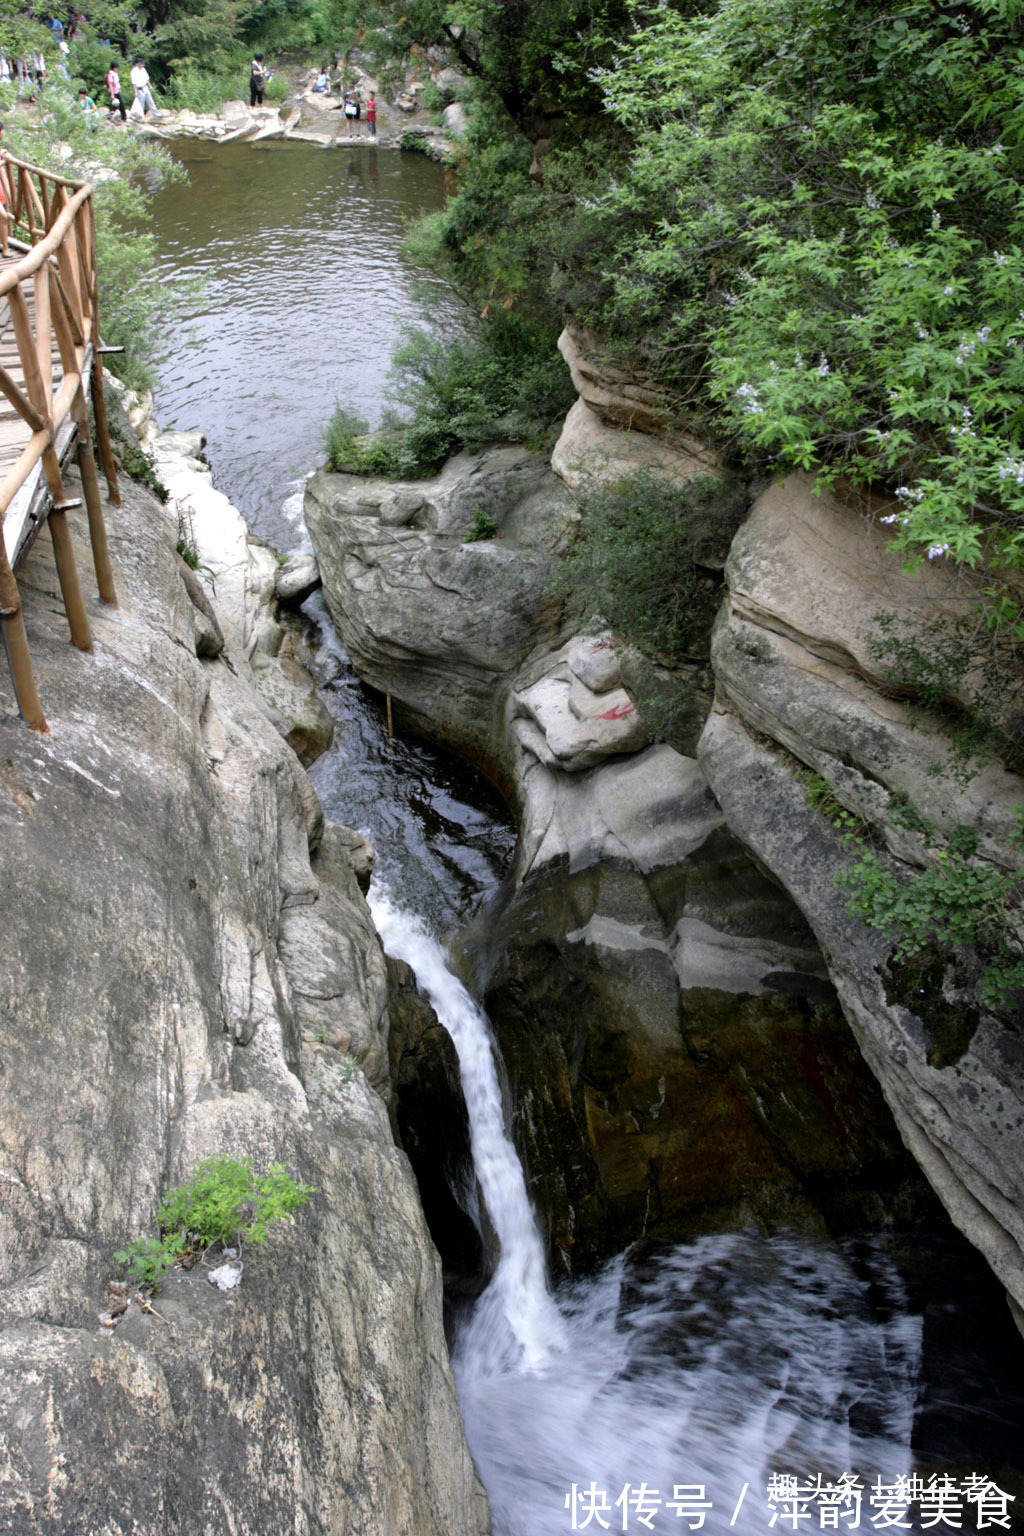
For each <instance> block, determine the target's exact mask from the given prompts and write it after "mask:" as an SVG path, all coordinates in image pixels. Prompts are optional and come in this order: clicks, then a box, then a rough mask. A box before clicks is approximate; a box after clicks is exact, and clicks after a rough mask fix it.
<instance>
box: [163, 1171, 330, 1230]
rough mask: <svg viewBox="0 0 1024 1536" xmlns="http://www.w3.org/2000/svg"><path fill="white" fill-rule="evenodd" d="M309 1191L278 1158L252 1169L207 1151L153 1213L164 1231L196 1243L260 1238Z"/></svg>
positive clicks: (304, 1200) (305, 1201) (306, 1199)
mask: <svg viewBox="0 0 1024 1536" xmlns="http://www.w3.org/2000/svg"><path fill="white" fill-rule="evenodd" d="M314 1193H315V1191H314V1189H313V1188H312V1186H311V1185H309V1184H303V1183H296V1181H295V1180H294V1179H292V1178H291V1177H290V1175H289V1174H288V1173H287V1171H286V1170H285V1168H284V1167H283V1166H282V1165H281V1164H280V1163H272V1164H271V1165H270V1167H269V1169H268V1170H267V1172H266V1173H265V1174H263V1175H262V1176H259V1175H257V1174H256V1173H255V1172H254V1170H253V1166H252V1163H251V1161H250V1160H249V1159H248V1158H246V1157H243V1158H236V1157H228V1156H224V1157H211V1158H207V1159H206V1161H205V1162H202V1163H200V1164H199V1166H198V1167H197V1168H196V1169H195V1170H194V1171H193V1173H192V1174H191V1175H190V1176H189V1179H188V1181H187V1182H186V1183H185V1184H183V1185H181V1187H180V1188H178V1189H172V1190H170V1191H169V1192H168V1193H167V1194H166V1195H165V1196H164V1198H163V1200H162V1201H161V1202H160V1209H159V1212H158V1219H159V1222H160V1228H161V1231H162V1232H164V1233H168V1232H170V1233H183V1234H185V1235H186V1237H187V1238H189V1239H193V1240H195V1241H197V1242H198V1243H199V1244H200V1245H201V1246H202V1247H204V1248H205V1247H208V1246H209V1245H210V1244H211V1243H224V1244H228V1243H234V1244H235V1245H236V1246H241V1244H242V1243H243V1242H248V1243H262V1242H264V1241H265V1240H266V1236H267V1230H268V1228H269V1227H271V1226H273V1224H274V1222H276V1221H283V1220H284V1218H285V1217H287V1216H290V1215H291V1214H292V1212H293V1211H296V1210H298V1209H299V1207H300V1206H303V1205H306V1204H308V1202H309V1199H310V1197H311V1196H312V1195H313V1194H314Z"/></svg>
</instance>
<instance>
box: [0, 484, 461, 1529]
mask: <svg viewBox="0 0 1024 1536" xmlns="http://www.w3.org/2000/svg"><path fill="white" fill-rule="evenodd" d="M122 489H123V492H124V505H123V507H122V508H121V509H120V510H119V513H118V531H119V537H118V540H117V541H116V545H115V546H114V553H115V557H116V559H117V562H118V569H117V572H116V579H117V586H118V594H119V598H120V602H121V606H120V607H119V608H118V609H116V610H106V609H102V608H99V607H97V608H96V609H95V610H94V612H93V615H92V623H93V634H94V638H95V642H96V651H95V653H94V654H93V655H81V654H80V653H79V652H77V651H74V650H72V649H71V648H70V647H68V645H67V644H66V639H65V635H64V632H63V627H62V624H61V622H60V621H59V619H58V617H57V614H56V612H55V610H54V606H53V604H52V603H51V602H50V600H49V598H48V593H49V592H50V590H51V589H52V588H53V586H54V581H55V578H54V574H53V569H52V555H51V553H50V551H49V549H48V547H47V546H46V545H45V544H44V542H43V541H40V542H39V543H38V544H37V545H36V547H35V549H34V550H33V552H32V554H31V555H30V557H29V560H28V561H27V563H26V565H25V567H24V571H23V576H22V579H21V591H22V595H23V598H24V601H25V606H26V612H27V615H28V620H29V626H30V633H31V643H32V651H33V661H34V663H35V667H36V677H37V682H38V685H39V689H40V693H41V695H42V697H43V699H44V701H45V706H46V711H47V716H48V719H49V722H50V727H51V729H50V732H49V734H48V735H45V736H39V735H36V734H34V733H32V732H30V731H28V730H27V729H26V728H25V726H24V725H23V723H22V722H21V721H20V720H19V719H18V718H17V717H16V714H15V713H14V711H13V709H12V707H11V705H10V701H9V698H5V697H0V738H2V744H0V763H2V764H3V765H4V766H2V767H0V871H2V878H3V884H4V888H5V889H7V890H15V889H17V890H18V891H19V892H20V893H21V896H20V898H19V900H18V902H16V903H13V904H10V905H9V907H8V909H7V910H6V913H5V919H4V923H5V928H4V933H5V943H4V946H3V955H2V958H0V1071H2V1073H3V1078H4V1082H5V1083H6V1084H16V1085H17V1087H16V1090H15V1091H13V1092H6V1091H5V1094H4V1112H3V1115H2V1117H0V1170H2V1173H3V1178H2V1180H0V1324H2V1327H0V1485H2V1486H3V1489H4V1495H3V1504H4V1516H3V1522H2V1523H3V1525H4V1529H5V1530H7V1531H10V1532H12V1533H16V1536H20V1533H25V1536H29V1533H31V1536H49V1533H52V1536H57V1533H58V1532H64V1531H71V1530H80V1531H83V1532H86V1531H89V1532H91V1531H100V1530H103V1531H109V1532H110V1533H111V1536H121V1533H124V1536H127V1533H128V1532H129V1531H130V1532H132V1533H134V1536H162V1533H164V1532H166V1531H167V1530H169V1529H174V1530H177V1531H181V1532H183V1533H186V1536H200V1533H204V1532H207V1531H210V1530H213V1529H217V1530H220V1529H227V1528H230V1529H231V1530H233V1531H235V1532H238V1533H239V1536H257V1533H263V1532H268V1531H277V1530H281V1529H282V1528H284V1527H287V1528H288V1529H289V1530H295V1531H299V1532H303V1533H308V1536H314V1533H321V1536H326V1533H327V1532H329V1531H338V1530H342V1529H344V1530H348V1531H352V1532H356V1531H360V1532H366V1533H370V1532H373V1533H374V1536H376V1533H378V1532H380V1533H389V1536H401V1533H405V1532H410V1531H414V1530H415V1531H424V1532H426V1531H445V1532H449V1531H451V1532H457V1533H463V1532H465V1533H478V1532H482V1531H484V1530H486V1529H487V1528H488V1526H487V1517H486V1509H485V1505H484V1503H483V1501H482V1499H481V1497H480V1494H479V1486H478V1484H477V1482H476V1479H475V1476H474V1473H473V1469H472V1465H471V1462H470V1459H469V1455H468V1452H467V1450H466V1447H465V1444H464V1441H463V1438H462V1432H461V1426H460V1423H459V1416H458V1408H457V1404H456V1400H455V1395H454V1389H453V1385H452V1380H451V1376H450V1372H449V1370H448V1366H447V1361H446V1352H445V1345H444V1337H443V1332H442V1326H441V1289H440V1268H439V1263H438V1260H437V1256H436V1254H435V1253H434V1250H433V1248H432V1246H431V1244H430V1242H429V1239H428V1237H427V1234H426V1231H425V1228H424V1224H423V1220H422V1216H421V1213H420V1208H419V1203H418V1198H417V1194H416V1189H415V1186H414V1183H413V1180H412V1176H411V1173H410V1170H409V1166H408V1163H407V1161H406V1158H405V1157H404V1155H403V1154H402V1153H400V1152H399V1151H398V1150H397V1149H396V1148H395V1147H394V1145H393V1142H392V1139H391V1135H390V1129H389V1125H388V1117H387V1111H386V1107H385V1104H384V1102H383V1100H382V1098H381V1096H380V1093H379V1092H377V1091H375V1088H374V1086H373V1085H378V1086H379V1088H380V1090H381V1091H382V1092H383V1091H386V998H387V989H386V978H385V973H384V960H383V956H382V954H381V952H380V948H379V944H378V943H377V941H376V938H375V936H374V934H373V931H372V926H371V924H370V920H369V915H368V913H367V910H366V907H365V904H364V903H363V902H362V899H361V897H360V895H359V892H358V890H357V889H356V881H355V876H354V874H353V873H352V871H351V869H350V868H348V869H344V870H343V869H342V861H341V860H337V861H335V863H333V864H332V863H331V860H330V858H329V857H328V854H327V853H326V852H325V854H324V857H323V858H322V859H320V860H318V862H317V868H316V871H315V872H314V869H313V868H312V867H311V865H310V857H309V845H310V839H311V837H313V838H314V839H315V837H316V835H317V834H318V832H319V830H320V820H319V810H318V808H317V807H316V805H315V797H313V796H312V794H311V789H310V786H309V784H308V780H306V777H305V775H304V774H303V773H302V771H301V769H300V768H299V766H298V764H297V762H296V759H295V757H294V755H293V754H292V753H291V752H290V751H289V749H288V748H287V747H286V746H285V744H284V743H283V742H282V741H281V740H280V739H279V737H278V736H277V735H276V734H275V732H274V731H273V730H272V729H271V728H270V727H269V726H268V725H267V723H266V721H265V719H264V715H263V713H262V711H261V709H260V708H259V707H258V705H257V703H256V700H255V695H254V694H253V692H252V690H251V688H250V686H249V684H248V683H247V682H246V681H245V679H244V678H243V677H242V676H241V675H236V673H235V672H233V671H232V670H230V669H229V668H228V667H227V665H226V664H225V663H224V662H222V661H212V662H203V663H201V662H199V661H198V660H197V659H196V656H195V653H194V646H193V640H192V636H193V611H194V610H193V607H192V603H191V601H190V599H189V597H188V594H187V593H186V591H185V587H184V585H183V583H182V581H181V578H180V576H179V573H178V568H177V565H176V561H175V558H174V554H173V538H174V521H173V518H172V519H170V520H169V521H168V519H167V517H166V514H164V513H163V512H162V511H161V509H159V508H158V506H157V505H156V504H155V503H154V502H153V501H152V499H151V498H150V497H149V496H148V494H147V493H144V492H142V491H140V490H139V489H138V488H137V487H134V486H132V485H130V484H123V486H122ZM69 521H70V522H71V523H72V527H73V532H74V536H75V539H76V542H77V545H78V560H79V569H80V570H81V571H82V572H83V574H84V572H85V571H86V570H88V568H89V558H88V553H87V551H88V544H87V535H86V532H85V519H84V515H83V514H81V513H72V514H71V515H70V517H69ZM331 842H332V838H331V837H330V836H329V837H328V845H330V844H331ZM57 914H59V919H58V916H57ZM228 1151H229V1152H231V1153H233V1154H235V1155H238V1154H240V1153H241V1154H246V1155H248V1156H251V1157H252V1159H253V1161H254V1163H255V1164H256V1165H257V1166H258V1167H265V1166H267V1165H268V1164H269V1163H270V1162H272V1161H279V1162H282V1163H284V1164H285V1165H286V1166H287V1167H288V1169H289V1170H290V1171H291V1173H292V1174H293V1175H294V1176H296V1177H300V1178H303V1179H305V1180H306V1181H307V1182H309V1183H311V1184H313V1185H314V1186H315V1188H316V1194H315V1196H314V1198H313V1200H312V1201H311V1203H310V1204H309V1206H307V1207H306V1208H305V1209H304V1210H302V1211H301V1212H299V1213H298V1214H297V1216H296V1218H295V1219H294V1220H293V1221H290V1222H288V1223H285V1224H283V1225H282V1226H279V1227H277V1228H275V1229H273V1230H272V1232H271V1234H270V1238H269V1240H268V1242H267V1243H266V1244H265V1245H264V1246H263V1247H261V1248H251V1249H250V1250H249V1251H248V1252H247V1254H246V1259H245V1278H244V1282H243V1284H242V1285H241V1287H239V1288H238V1289H237V1290H236V1291H234V1292H232V1293H230V1294H229V1295H221V1294H220V1293H219V1292H218V1291H217V1290H216V1289H215V1288H214V1287H213V1286H210V1285H209V1284H207V1283H206V1281H205V1280H204V1279H203V1278H202V1272H201V1271H193V1272H191V1273H188V1274H185V1273H182V1272H181V1271H180V1270H176V1271H174V1272H173V1273H172V1275H171V1276H169V1277H168V1278H167V1280H166V1281H165V1283H164V1285H163V1286H162V1288H161V1291H160V1294H159V1296H158V1297H157V1299H156V1302H155V1307H156V1311H157V1313H158V1314H159V1315H158V1316H154V1315H150V1314H147V1313H146V1312H144V1311H142V1310H141V1309H140V1308H139V1307H138V1306H137V1305H135V1304H134V1303H133V1304H132V1305H130V1306H129V1307H128V1308H127V1310H126V1311H124V1312H123V1313H121V1315H120V1317H119V1318H117V1319H115V1317H114V1313H113V1309H112V1307H111V1305H110V1303H109V1302H108V1301H107V1300H106V1293H105V1287H106V1285H107V1282H108V1280H110V1279H111V1278H112V1277H113V1275H114V1274H115V1273H116V1269H117V1266H116V1265H115V1263H114V1261H113V1257H112V1255H113V1252H114V1250H115V1249H116V1248H119V1247H121V1246H122V1245H124V1244H125V1243H126V1241H128V1240H130V1239H132V1238H134V1237H136V1236H140V1235H147V1234H152V1233H154V1232H155V1214H156V1208H157V1202H158V1200H159V1197H160V1195H161V1194H162V1192H163V1191H164V1190H166V1189H167V1188H168V1186H170V1185H173V1184H175V1183H178V1182H180V1181H181V1180H182V1178H183V1176H184V1175H186V1174H187V1172H188V1170H189V1169H190V1168H192V1167H193V1166H194V1165H195V1164H196V1163H197V1162H198V1161H199V1160H200V1159H202V1158H204V1157H207V1156H210V1155H213V1154H217V1153H221V1152H228ZM101 1304H102V1307H101ZM101 1309H102V1310H104V1311H105V1312H106V1313H107V1315H108V1316H109V1317H110V1320H111V1322H115V1321H116V1327H115V1328H104V1327H101V1326H100V1325H99V1324H98V1322H97V1313H98V1312H99V1311H100V1310H101Z"/></svg>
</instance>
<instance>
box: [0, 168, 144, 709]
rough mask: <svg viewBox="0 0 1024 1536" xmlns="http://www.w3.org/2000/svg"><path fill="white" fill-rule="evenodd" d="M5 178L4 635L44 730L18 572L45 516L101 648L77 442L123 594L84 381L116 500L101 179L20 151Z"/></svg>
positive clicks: (99, 560)
mask: <svg viewBox="0 0 1024 1536" xmlns="http://www.w3.org/2000/svg"><path fill="white" fill-rule="evenodd" d="M0 185H2V187H3V192H4V200H5V203H6V209H7V213H8V215H9V217H10V219H11V221H12V224H13V228H12V231H11V233H12V235H13V236H14V237H16V238H14V239H13V240H12V245H13V246H14V247H15V248H17V249H20V250H23V251H25V253H26V254H25V255H24V256H23V257H21V258H20V259H18V260H16V261H15V262H14V263H13V264H11V265H4V266H3V267H0V334H4V333H6V334H7V345H5V346H4V345H0V393H2V394H3V395H4V396H5V397H6V399H7V400H8V401H9V403H10V405H12V406H13V407H14V410H15V412H16V413H17V418H18V423H20V425H18V432H17V433H16V434H15V439H14V450H15V451H17V457H16V459H15V462H14V463H13V464H11V465H10V466H9V467H7V468H6V470H4V469H3V468H0V474H2V479H0V634H2V639H3V643H4V648H5V650H6V652H7V659H8V662H9V665H10V670H11V677H12V680H13V683H14V691H15V695H16V697H17V701H18V707H19V709H20V711H21V714H22V716H23V717H24V719H25V720H26V721H27V722H28V724H29V725H31V726H33V727H34V728H35V729H36V730H40V731H45V730H46V729H47V726H46V719H45V717H44V715H43V711H42V707H41V705H40V702H39V697H38V694H37V692H36V687H35V682H34V679H33V676H32V663H31V660H30V657H29V650H28V640H27V638H26V634H25V624H24V619H23V615H22V606H21V597H20V594H19V592H18V584H17V580H16V578H15V574H14V571H15V570H16V569H17V567H18V565H19V564H20V562H21V560H22V559H23V558H24V556H25V554H26V553H27V551H28V547H29V545H30V543H31V541H32V538H33V537H34V535H35V532H36V531H37V529H38V528H39V527H41V526H42V523H43V522H44V521H45V522H47V523H48V524H49V529H50V535H51V538H52V540H53V552H54V559H55V562H56V566H57V574H58V577H59V580H60V587H61V594H62V596H63V599H64V608H65V611H66V613H67V616H68V624H69V626H70V629H71V640H72V643H73V644H74V645H76V646H77V647H78V648H79V650H83V651H90V650H92V640H91V637H90V634H89V621H88V618H87V616H86V611H85V605H84V603H83V601H82V593H81V589H80V587H79V583H78V571H77V568H76V565H75V558H74V552H73V549H72V544H71V534H70V532H69V529H68V526H67V512H68V510H69V508H70V507H73V506H78V505H80V503H79V502H70V503H69V501H68V499H67V497H66V495H65V491H64V480H63V472H62V465H63V464H64V463H65V462H66V459H67V456H68V454H69V453H70V450H71V448H72V447H77V456H78V465H79V469H80V472H81V476H82V489H83V493H84V496H85V503H86V508H87V511H88V518H89V536H90V540H91V544H92V553H93V563H94V565H95V569H96V581H97V585H98V588H99V594H100V597H101V599H102V600H103V601H104V602H105V603H111V604H116V602H117V597H116V593H115V591H114V578H113V572H112V569H111V564H110V557H109V554H108V551H107V537H106V529H105V526H104V520H103V505H102V500H101V497H100V485H99V477H98V475H97V472H96V460H95V458H94V455H93V447H92V436H91V432H90V429H89V412H88V407H87V404H86V397H85V392H86V388H87V387H88V389H89V392H90V395H91V398H92V405H93V415H94V418H95V423H96V437H97V442H98V446H99V450H100V457H101V459H102V463H103V471H104V475H105V478H106V481H107V494H108V498H109V500H110V501H111V503H112V504H113V505H115V506H119V505H120V496H119V494H118V489H117V475H116V470H115V468H114V461H113V454H112V452H111V447H110V436H109V431H108V427H107V413H106V406H105V404H104V400H103V376H102V361H101V349H100V339H99V320H98V312H97V276H96V224H95V218H94V213H93V201H92V194H93V189H92V185H91V183H89V182H84V183H83V182H76V181H71V180H69V179H68V178H67V177H64V176H57V175H54V174H53V173H52V172H50V171H44V170H41V169H40V168H39V167H38V166H33V165H28V164H26V163H25V162H24V161H21V160H15V159H13V158H11V157H5V158H4V159H3V161H2V163H0ZM19 236H20V237H21V238H20V239H19V238H17V237H19ZM12 336H13V343H14V345H13V348H12V347H11V345H10V339H11V337H12ZM55 352H56V354H57V358H58V359H59V363H58V365H57V366H56V367H55V366H54V365H55V357H54V353H55ZM18 423H16V424H18ZM22 436H23V438H24V445H23V446H22V442H21V438H22ZM18 450H20V451H18ZM8 458H10V452H9V453H8ZM40 464H41V466H42V474H41V475H40V473H39V470H38V468H37V466H39V465H40ZM33 477H34V478H33ZM12 504H15V505H16V509H17V515H18V518H19V526H18V529H17V530H16V533H15V539H14V548H13V550H12V553H11V556H10V557H8V551H7V548H6V541H5V538H4V537H3V536H2V525H3V523H4V519H5V518H6V517H7V514H8V513H9V511H11V509H12ZM13 515H14V514H13V513H12V518H13Z"/></svg>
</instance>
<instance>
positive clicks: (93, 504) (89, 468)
mask: <svg viewBox="0 0 1024 1536" xmlns="http://www.w3.org/2000/svg"><path fill="white" fill-rule="evenodd" d="M71 414H72V416H73V417H74V419H75V421H76V422H77V423H78V468H79V470H80V471H81V475H82V490H83V491H84V492H85V505H86V509H87V510H88V513H89V541H90V543H91V544H92V563H93V565H94V566H95V567H96V585H97V586H98V587H99V591H100V597H101V598H102V599H103V601H104V602H105V603H110V604H112V606H113V607H115V608H116V607H117V591H116V589H115V587H114V569H113V566H112V565H111V563H110V551H109V550H108V548H107V526H106V523H105V522H104V520H103V501H102V498H101V496H100V477H99V475H98V474H97V473H96V456H95V454H94V453H93V451H92V433H91V431H90V430H89V412H88V410H87V409H86V405H85V392H84V390H83V389H82V388H81V387H79V390H78V393H77V394H76V396H75V399H74V403H73V405H72V407H71Z"/></svg>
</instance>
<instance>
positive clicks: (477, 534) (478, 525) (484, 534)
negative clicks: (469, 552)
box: [462, 507, 498, 544]
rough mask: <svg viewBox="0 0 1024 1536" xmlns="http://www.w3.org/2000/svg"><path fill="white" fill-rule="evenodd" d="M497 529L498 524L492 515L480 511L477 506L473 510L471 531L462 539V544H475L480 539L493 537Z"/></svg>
mask: <svg viewBox="0 0 1024 1536" xmlns="http://www.w3.org/2000/svg"><path fill="white" fill-rule="evenodd" d="M497 531H498V525H497V523H496V522H495V521H494V518H493V517H489V516H488V515H487V513H486V512H482V511H481V510H480V508H479V507H475V508H474V510H473V531H472V533H467V534H466V537H465V538H464V539H463V541H462V542H463V543H464V544H477V543H479V541H480V540H481V539H493V538H494V535H495V534H496V533H497Z"/></svg>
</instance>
